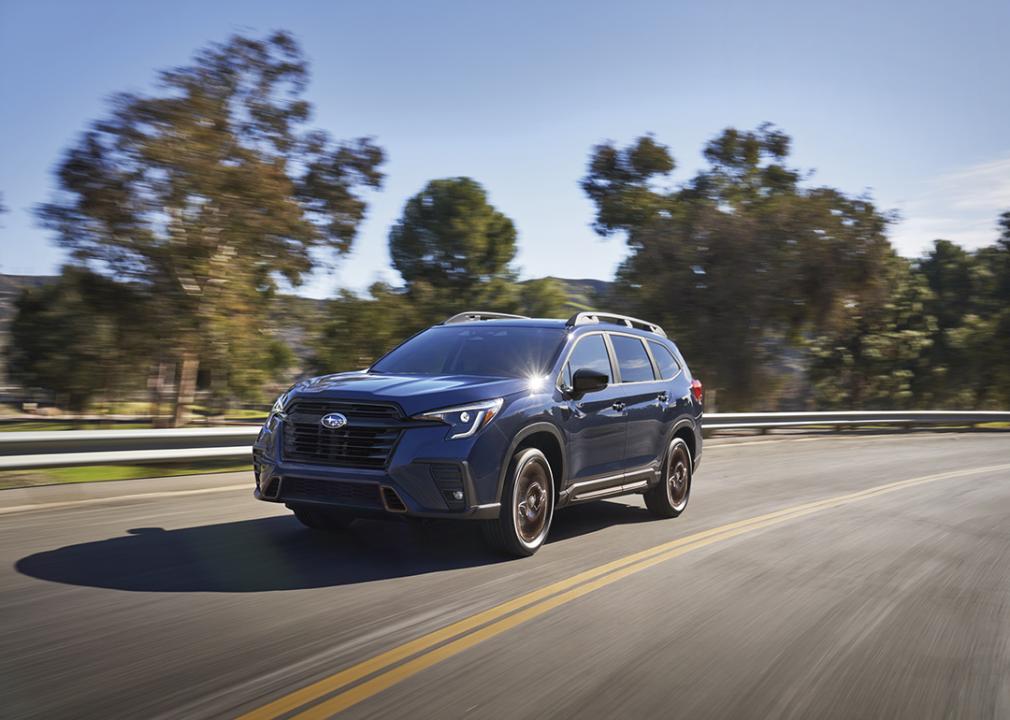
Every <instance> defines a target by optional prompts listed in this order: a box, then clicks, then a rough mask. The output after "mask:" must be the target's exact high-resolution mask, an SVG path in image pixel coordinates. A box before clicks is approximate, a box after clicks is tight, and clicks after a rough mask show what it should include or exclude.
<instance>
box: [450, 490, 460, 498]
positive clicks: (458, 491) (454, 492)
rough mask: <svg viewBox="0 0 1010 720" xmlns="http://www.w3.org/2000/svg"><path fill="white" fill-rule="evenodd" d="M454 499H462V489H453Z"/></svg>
mask: <svg viewBox="0 0 1010 720" xmlns="http://www.w3.org/2000/svg"><path fill="white" fill-rule="evenodd" d="M452 499H453V500H462V499H463V491H462V490H453V491H452Z"/></svg>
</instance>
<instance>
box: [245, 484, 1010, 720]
mask: <svg viewBox="0 0 1010 720" xmlns="http://www.w3.org/2000/svg"><path fill="white" fill-rule="evenodd" d="M1002 470H1010V464H1005V465H991V466H988V467H980V468H968V469H963V470H955V471H951V472H944V473H937V474H934V475H925V476H921V477H916V478H910V479H908V480H900V481H898V482H893V483H887V484H886V485H878V486H876V487H872V488H869V489H867V490H861V491H859V492H853V493H847V494H844V495H836V496H834V497H831V498H827V499H825V500H819V501H816V502H809V503H805V504H802V505H795V506H793V507H790V508H785V509H783V510H778V511H776V512H772V513H767V514H765V515H758V516H756V517H752V518H748V519H746V520H739V521H737V522H733V523H729V524H727V525H722V526H720V527H717V528H713V529H711V530H704V531H702V532H698V533H694V534H692V535H687V536H685V537H682V538H678V539H677V540H673V541H671V542H667V543H663V544H661V545H656V546H654V547H651V548H648V549H646V550H642V551H641V552H637V553H633V554H631V555H627V556H625V557H623V558H620V559H618V560H614V561H612V562H609V563H606V564H604V565H600V566H598V567H595V568H592V569H590V570H586V571H585V572H581V573H579V574H578V575H573V576H572V577H570V578H567V579H565V580H560V581H558V582H556V583H551V584H550V585H547V586H545V587H543V588H540V589H539V590H534V591H532V592H529V593H526V594H525V595H520V596H519V597H516V598H514V599H512V600H509V601H507V602H504V603H502V604H501V605H496V606H495V607H492V608H490V609H488V610H485V611H483V612H480V613H477V614H476V615H471V616H470V617H467V618H464V619H463V620H460V621H458V622H455V623H453V624H451V625H448V626H446V627H444V628H442V629H440V630H436V631H434V632H431V633H428V634H427V635H422V636H421V637H419V638H417V639H415V640H411V641H410V642H407V643H404V644H403V645H399V646H397V647H395V648H393V649H391V650H388V651H386V652H384V653H381V654H379V655H376V656H375V657H372V658H370V659H368V660H365V661H364V662H361V663H358V664H356V665H352V666H351V667H348V668H346V669H345V670H341V671H340V672H338V673H335V674H333V675H330V676H328V677H325V678H323V679H322V680H319V681H317V682H315V683H312V684H311V685H308V686H306V687H303V688H301V689H300V690H296V691H295V692H293V693H290V694H288V695H285V696H283V697H281V698H279V699H277V700H274V701H273V702H271V703H268V704H266V705H264V706H262V707H260V708H257V709H256V710H253V711H252V712H249V713H247V714H246V715H243V716H242V718H241V720H266V719H267V718H277V717H280V716H281V715H285V714H287V713H290V712H292V711H294V710H297V709H299V708H305V709H304V710H303V711H302V712H300V713H298V714H297V715H295V716H294V717H297V718H300V719H305V720H308V719H314V718H328V717H330V716H332V715H335V714H337V713H339V712H341V711H342V710H346V709H347V708H349V707H351V706H352V705H356V704H357V703H360V702H361V701H363V700H366V699H367V698H370V697H372V696H373V695H376V694H378V693H380V692H382V691H383V690H385V689H387V688H389V687H391V686H393V685H395V684H397V683H399V682H402V681H403V680H406V679H407V678H409V677H411V676H413V675H416V674H417V673H419V672H421V671H422V670H425V669H427V668H429V667H431V666H433V665H436V664H437V663H440V662H442V661H443V660H447V659H449V658H451V657H453V656H455V655H458V654H459V653H461V652H463V651H464V650H467V649H468V648H471V647H473V646H474V645H477V644H478V643H481V642H484V641H485V640H488V639H490V638H493V637H496V636H497V635H501V634H502V633H504V632H506V631H508V630H511V629H512V628H515V627H516V626H518V625H522V624H523V623H525V622H527V621H529V620H532V619H533V618H535V617H538V616H540V615H543V614H544V613H546V612H548V611H550V610H553V609H554V608H556V607H559V606H561V605H564V604H566V603H569V602H571V601H572V600H575V599H576V598H579V597H582V596H583V595H586V594H588V593H591V592H593V591H594V590H598V589H599V588H602V587H606V586H607V585H611V584H613V583H615V582H617V581H618V580H621V579H622V578H626V577H628V576H629V575H633V574H635V573H638V572H641V571H642V570H645V569H647V568H650V567H652V566H654V565H658V564H659V563H662V562H666V561H667V560H671V559H673V558H676V557H680V556H681V555H684V554H686V553H689V552H691V551H693V550H697V549H699V548H703V547H705V546H707V545H712V544H713V543H717V542H721V541H723V540H729V539H730V538H733V537H737V536H739V535H743V534H745V533H751V532H755V531H757V530H761V529H763V528H767V527H770V526H773V525H779V524H781V523H784V522H787V521H789V520H794V519H796V518H800V517H803V516H806V515H810V514H812V513H816V512H820V511H821V510H827V509H829V508H835V507H838V506H840V505H848V504H851V503H855V502H860V501H862V500H866V499H869V498H873V497H877V496H878V495H884V494H887V493H891V492H895V491H897V490H902V489H904V488H909V487H914V486H916V485H923V484H926V483H931V482H937V481H940V480H953V479H956V478H961V477H967V476H969V475H979V474H983V473H991V472H999V471H1002ZM365 678H368V679H367V680H365ZM361 680H365V681H364V682H360V683H359V681H361ZM354 683H359V684H356V685H355V684H354ZM320 701H321V702H320ZM312 703H316V704H312Z"/></svg>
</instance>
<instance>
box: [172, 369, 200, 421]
mask: <svg viewBox="0 0 1010 720" xmlns="http://www.w3.org/2000/svg"><path fill="white" fill-rule="evenodd" d="M199 369H200V358H199V357H197V355H196V353H193V352H190V351H188V350H187V351H184V352H183V353H182V355H181V356H180V357H179V375H178V382H177V383H176V389H175V418H174V420H173V422H172V425H173V427H182V426H183V425H185V424H186V423H187V422H189V418H190V406H191V405H192V404H193V400H194V398H195V397H196V373H197V371H198V370H199Z"/></svg>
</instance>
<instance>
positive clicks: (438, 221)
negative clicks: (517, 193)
mask: <svg viewBox="0 0 1010 720" xmlns="http://www.w3.org/2000/svg"><path fill="white" fill-rule="evenodd" d="M389 252H390V255H391V257H392V258H393V267H395V268H396V269H397V271H399V273H400V275H401V276H403V280H404V282H405V283H406V284H407V288H408V290H410V289H411V288H412V287H413V286H414V285H415V284H416V283H418V282H425V283H427V284H428V285H430V286H431V287H432V288H435V289H436V290H438V291H439V292H443V293H444V294H446V295H449V296H455V297H460V296H462V298H463V299H465V296H466V295H467V294H468V293H470V292H472V291H473V290H474V289H475V288H477V287H479V286H480V285H483V284H486V283H489V282H492V281H494V280H506V281H512V280H514V279H515V272H514V271H513V269H512V266H511V263H512V259H513V258H514V257H515V254H516V229H515V226H514V225H513V224H512V221H511V220H510V219H509V218H508V217H506V216H505V214H504V213H502V212H500V211H499V210H497V209H496V208H495V207H494V206H493V205H491V203H489V202H488V199H487V193H486V192H485V191H484V188H483V187H482V186H481V185H480V183H478V182H476V181H474V180H471V179H470V178H465V177H460V178H448V179H445V180H432V181H431V182H429V183H428V184H427V186H426V187H425V188H424V189H423V190H422V191H421V192H419V193H418V194H417V195H415V196H414V197H412V198H410V199H409V200H408V201H407V204H406V206H405V207H404V209H403V214H402V216H401V217H400V219H399V220H398V221H397V223H396V224H395V225H394V226H393V228H392V230H391V231H390V233H389Z"/></svg>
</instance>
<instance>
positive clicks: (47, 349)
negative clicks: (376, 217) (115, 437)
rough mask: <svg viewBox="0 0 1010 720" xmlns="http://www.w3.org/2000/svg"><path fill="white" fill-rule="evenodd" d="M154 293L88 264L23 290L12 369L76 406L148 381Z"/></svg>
mask: <svg viewBox="0 0 1010 720" xmlns="http://www.w3.org/2000/svg"><path fill="white" fill-rule="evenodd" d="M146 304H147V301H146V298H145V297H144V296H143V295H142V294H140V293H138V292H137V291H136V290H135V289H134V288H131V287H129V286H126V285H124V284H122V283H117V282H115V281H113V280H109V279H107V278H104V277H101V276H99V275H96V274H94V273H91V272H89V271H87V270H83V269H81V268H74V267H67V268H64V270H63V274H62V275H61V277H60V278H59V280H58V281H57V282H55V283H52V284H48V285H44V286H42V287H38V288H29V289H26V290H24V291H23V293H22V294H21V296H20V298H18V300H17V301H16V303H15V317H14V320H13V322H12V324H11V343H10V345H9V346H8V348H7V353H8V363H9V365H8V372H9V373H10V375H11V377H12V378H16V379H17V380H19V381H20V382H21V383H22V384H23V385H25V386H26V387H42V388H46V389H48V390H51V391H52V392H54V393H55V394H56V395H57V396H58V397H59V398H60V399H61V400H62V401H63V403H64V404H65V405H66V406H67V407H68V408H69V409H70V410H71V411H73V412H82V411H84V410H85V409H87V406H88V404H89V403H90V402H91V400H92V399H93V398H94V397H95V395H96V394H99V393H102V394H105V395H106V396H110V397H111V396H112V395H113V394H114V393H116V392H121V391H124V390H130V389H139V388H142V387H143V384H144V379H145V377H146V373H147V371H148V362H145V360H144V358H145V357H148V356H149V355H150V353H151V352H152V347H151V343H150V340H149V338H150V333H149V332H148V318H147V308H146Z"/></svg>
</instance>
